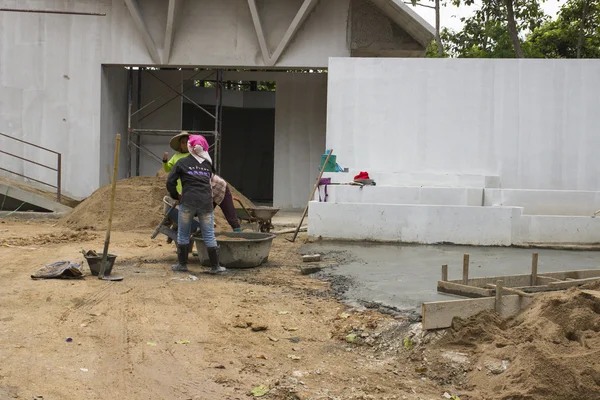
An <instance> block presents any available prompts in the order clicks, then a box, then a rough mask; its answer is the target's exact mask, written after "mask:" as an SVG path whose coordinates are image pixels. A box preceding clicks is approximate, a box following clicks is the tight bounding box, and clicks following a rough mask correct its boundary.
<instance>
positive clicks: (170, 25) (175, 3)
mask: <svg viewBox="0 0 600 400" xmlns="http://www.w3.org/2000/svg"><path fill="white" fill-rule="evenodd" d="M182 3H183V0H169V11H168V14H167V26H166V30H165V43H164V52H163V63H164V64H168V63H169V59H170V58H171V49H172V47H173V37H174V36H175V27H176V26H177V21H178V20H179V17H180V15H181V5H182Z"/></svg>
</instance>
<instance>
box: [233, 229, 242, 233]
mask: <svg viewBox="0 0 600 400" xmlns="http://www.w3.org/2000/svg"><path fill="white" fill-rule="evenodd" d="M233 231H234V232H241V231H242V228H234V229H233Z"/></svg>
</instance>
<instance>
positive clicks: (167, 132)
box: [127, 68, 223, 177]
mask: <svg viewBox="0 0 600 400" xmlns="http://www.w3.org/2000/svg"><path fill="white" fill-rule="evenodd" d="M182 70H183V69H182ZM143 72H146V73H148V74H149V75H150V76H151V77H153V78H154V79H156V80H157V81H159V82H161V83H162V84H163V85H165V86H166V87H167V88H168V90H167V91H165V92H164V93H162V94H160V95H159V96H157V97H156V98H154V99H153V100H152V101H150V102H148V103H147V104H145V105H144V106H142V104H141V103H142V73H143ZM205 72H209V74H208V75H206V76H204V77H202V78H198V76H199V75H200V74H202V73H205ZM215 74H216V79H215V80H211V81H212V82H215V91H216V93H215V113H214V115H213V114H212V113H211V112H209V111H208V110H206V109H205V108H204V107H202V106H201V105H200V104H198V103H196V102H195V101H194V100H192V99H191V98H190V97H188V96H187V95H186V94H185V92H187V91H188V90H190V89H192V88H193V87H194V85H191V86H190V87H188V88H187V89H183V88H182V90H178V89H176V88H174V87H173V86H171V85H169V84H168V83H167V82H165V81H164V80H162V79H161V78H160V77H158V76H157V75H156V74H155V73H154V72H153V70H151V69H145V68H139V69H138V74H137V101H136V104H137V109H136V110H135V111H133V78H134V76H133V69H132V68H130V69H129V77H128V80H127V132H128V135H127V161H128V163H127V165H128V170H127V176H128V177H131V176H132V160H133V154H132V153H133V152H134V150H135V175H136V176H139V175H140V158H141V153H142V152H144V153H145V154H147V155H148V156H150V157H151V158H153V159H155V160H156V161H158V162H159V163H160V162H162V157H160V156H158V155H157V154H154V153H153V152H152V151H150V150H149V149H148V148H146V147H145V146H143V145H142V137H144V136H169V137H170V136H174V135H177V134H179V133H180V132H181V131H182V129H148V128H147V129H142V128H132V126H131V120H132V117H134V116H135V115H136V114H138V113H139V112H141V111H142V110H144V109H145V108H147V107H149V106H150V105H152V104H154V103H155V102H156V101H158V100H159V99H161V98H163V97H165V96H167V95H168V94H169V93H173V92H174V93H175V95H174V96H172V97H171V98H169V99H168V100H167V101H166V102H165V103H163V104H162V105H161V106H160V107H157V108H156V109H154V110H152V111H151V112H149V113H148V114H145V115H144V116H143V117H142V118H140V119H138V120H137V122H138V123H140V122H141V121H143V120H144V119H146V118H147V117H149V116H150V115H152V114H154V113H155V112H156V111H158V110H160V109H161V108H163V107H164V106H166V105H167V104H169V103H170V102H172V101H173V100H175V99H177V98H183V99H186V100H187V101H189V102H190V103H191V104H193V105H194V106H195V107H197V108H199V109H200V110H201V111H202V112H204V113H205V114H207V115H208V116H210V117H211V118H213V119H214V121H215V125H214V126H215V129H214V130H212V131H188V132H189V133H191V134H199V135H205V136H212V137H213V138H214V144H213V145H212V146H211V149H212V150H213V165H214V167H215V169H216V171H217V173H220V172H221V128H222V122H223V95H222V91H223V71H222V70H219V69H217V70H212V71H210V70H199V71H198V72H197V73H196V74H194V75H192V76H191V77H189V78H187V79H185V80H184V81H182V83H181V84H182V85H183V84H185V83H186V82H189V81H195V80H199V81H207V80H209V78H211V77H212V76H213V75H215ZM132 111H133V112H132Z"/></svg>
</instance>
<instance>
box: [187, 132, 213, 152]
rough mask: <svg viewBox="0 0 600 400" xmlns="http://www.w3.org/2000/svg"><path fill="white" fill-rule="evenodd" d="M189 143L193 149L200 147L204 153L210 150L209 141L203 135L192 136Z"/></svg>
mask: <svg viewBox="0 0 600 400" xmlns="http://www.w3.org/2000/svg"><path fill="white" fill-rule="evenodd" d="M188 142H189V144H190V145H191V146H192V147H194V146H198V145H200V146H202V149H204V151H208V149H209V146H208V141H207V140H206V139H205V138H204V136H202V135H190V137H189V139H188Z"/></svg>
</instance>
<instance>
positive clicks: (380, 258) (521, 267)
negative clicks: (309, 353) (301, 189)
mask: <svg viewBox="0 0 600 400" xmlns="http://www.w3.org/2000/svg"><path fill="white" fill-rule="evenodd" d="M535 251H536V252H538V253H539V266H538V273H539V275H542V276H544V275H545V274H546V273H549V272H558V271H573V270H584V269H600V252H598V251H564V250H546V249H538V250H535ZM302 252H303V253H320V254H321V255H322V256H323V259H324V260H325V261H330V260H333V261H335V260H337V262H338V263H339V265H338V266H337V267H334V268H327V269H326V270H325V272H326V273H327V274H328V275H329V276H330V277H331V279H332V282H333V283H334V285H335V284H336V281H337V280H343V281H344V282H346V281H348V280H349V281H350V282H351V284H350V285H348V286H349V287H348V288H347V290H344V291H343V292H344V293H343V297H344V298H345V299H346V300H347V301H348V302H349V303H350V304H353V305H360V304H361V303H363V302H379V303H381V304H382V305H384V306H388V307H394V308H396V309H398V310H401V311H402V312H405V313H406V314H413V313H420V312H421V305H422V303H423V302H432V301H442V300H452V299H460V297H457V296H452V295H447V294H442V293H438V292H437V281H438V280H439V279H440V278H441V266H442V264H448V275H449V276H448V278H449V279H460V278H461V277H462V261H463V254H464V253H469V254H470V270H469V277H470V278H484V277H487V276H500V275H518V274H528V273H530V271H531V253H532V251H531V250H528V249H518V248H503V247H468V246H416V245H415V246H402V245H392V244H355V243H331V242H321V243H313V244H310V245H306V246H304V248H303V249H302ZM517 297H518V296H517Z"/></svg>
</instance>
